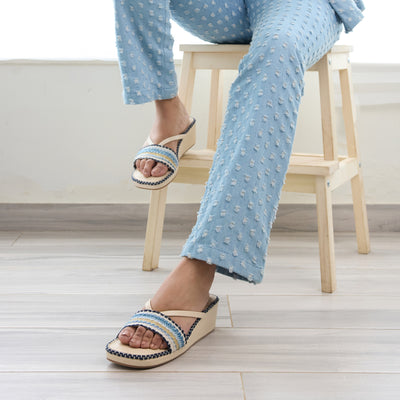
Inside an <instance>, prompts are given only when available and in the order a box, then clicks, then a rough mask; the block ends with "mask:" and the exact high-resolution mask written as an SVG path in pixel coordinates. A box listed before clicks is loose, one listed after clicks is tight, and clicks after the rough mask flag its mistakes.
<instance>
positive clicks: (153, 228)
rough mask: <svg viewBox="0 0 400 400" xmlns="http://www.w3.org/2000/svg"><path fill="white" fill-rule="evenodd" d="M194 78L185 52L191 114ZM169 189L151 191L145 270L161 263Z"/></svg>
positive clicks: (185, 93)
mask: <svg viewBox="0 0 400 400" xmlns="http://www.w3.org/2000/svg"><path fill="white" fill-rule="evenodd" d="M194 78H195V70H194V69H193V66H192V53H191V52H185V53H184V55H183V60H182V69H181V75H180V82H179V98H180V99H181V101H182V103H183V104H184V105H185V107H186V109H187V111H188V112H189V114H190V111H191V107H192V97H193V87H194ZM167 191H168V186H166V187H164V188H162V189H160V190H152V193H151V199H150V206H149V212H148V216H147V226H146V238H145V243H144V256H143V263H142V270H143V271H151V270H153V269H155V268H157V267H158V264H159V260H160V250H161V239H162V232H163V227H164V217H165V208H166V203H167Z"/></svg>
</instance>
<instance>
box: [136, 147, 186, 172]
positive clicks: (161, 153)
mask: <svg viewBox="0 0 400 400" xmlns="http://www.w3.org/2000/svg"><path fill="white" fill-rule="evenodd" d="M143 158H150V159H152V160H154V161H156V162H161V163H163V164H165V165H166V166H167V167H169V168H171V170H172V171H173V172H175V170H176V169H177V167H178V157H177V155H176V153H175V152H174V151H173V150H172V149H170V148H169V147H165V146H162V145H159V144H150V145H149V146H144V147H143V148H141V149H140V150H139V151H138V153H137V154H136V157H135V159H134V160H133V166H134V167H135V168H136V166H135V164H136V160H140V159H143Z"/></svg>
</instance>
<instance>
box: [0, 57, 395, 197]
mask: <svg viewBox="0 0 400 400" xmlns="http://www.w3.org/2000/svg"><path fill="white" fill-rule="evenodd" d="M177 72H178V73H179V65H177ZM353 72H354V81H355V88H356V95H357V104H358V105H357V109H358V126H359V142H360V151H361V161H362V163H363V171H364V181H365V190H366V200H367V203H368V204H379V203H380V204H399V203H400V185H398V182H399V180H398V175H399V172H400V161H399V160H400V157H398V154H399V131H398V128H397V127H398V126H400V99H399V98H398V97H399V94H400V91H399V84H400V79H398V78H399V76H400V66H399V65H391V66H384V65H361V64H360V65H357V64H355V65H354V66H353ZM233 77H234V73H231V74H229V73H228V74H226V80H227V82H229V81H230V80H231V79H233ZM208 78H209V75H208V72H206V71H204V72H202V73H201V74H199V79H198V80H197V86H196V88H195V91H196V95H195V100H194V104H193V115H195V116H196V117H197V119H198V127H199V132H201V131H202V130H203V131H205V129H206V127H207V104H208V100H207V97H206V96H207V88H208V85H207V84H205V83H204V82H205V80H207V79H208ZM207 82H208V81H207ZM227 86H228V85H227ZM338 111H339V112H340V110H338ZM152 117H153V105H152V104H144V105H138V106H129V105H124V104H123V102H122V86H121V81H120V75H119V69H118V64H117V63H116V62H115V61H109V62H107V61H36V62H35V61H22V60H21V61H18V60H14V61H13V60H11V61H0V140H1V146H0V202H3V203H143V202H147V201H148V200H149V196H150V195H149V192H148V191H145V190H140V189H137V188H136V187H135V186H134V185H133V183H132V182H131V180H130V173H131V170H132V160H133V157H134V155H135V153H136V151H137V150H138V149H139V147H141V146H142V144H143V142H144V140H145V138H146V136H147V133H148V131H149V129H150V127H151V124H152ZM339 117H340V114H339ZM338 126H339V130H340V131H339V146H340V148H339V150H340V151H339V153H340V154H344V153H345V142H344V132H343V126H342V121H341V120H340V119H339V121H338ZM204 139H205V138H203V139H200V140H199V143H197V144H196V147H199V148H201V147H202V145H204V142H205V140H204ZM294 150H295V151H301V152H314V151H316V152H321V133H320V121H319V103H318V90H317V81H316V76H315V74H311V73H309V74H307V76H306V94H305V97H304V98H303V101H302V105H301V109H300V116H299V123H298V130H297V133H296V139H295V143H294ZM170 189H171V190H169V195H168V202H171V203H185V202H190V203H192V202H198V201H200V198H201V195H202V194H203V190H204V188H203V187H202V186H198V185H193V187H192V188H191V189H190V190H187V185H182V184H172V185H171V186H170ZM334 201H335V203H342V204H345V203H351V193H350V185H346V186H345V187H342V188H339V189H337V190H336V191H335V192H334ZM281 202H282V203H312V202H314V196H312V195H306V194H304V195H303V194H294V193H283V194H282V197H281Z"/></svg>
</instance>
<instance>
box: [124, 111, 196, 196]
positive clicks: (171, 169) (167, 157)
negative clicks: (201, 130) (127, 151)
mask: <svg viewBox="0 0 400 400" xmlns="http://www.w3.org/2000/svg"><path fill="white" fill-rule="evenodd" d="M195 123H196V119H195V118H193V117H192V122H191V123H190V125H189V126H188V127H187V128H186V130H185V131H184V132H182V133H180V134H179V135H175V136H171V137H169V138H167V139H165V140H163V141H162V142H160V143H158V144H155V143H153V142H152V140H151V139H150V137H148V138H147V140H146V142H145V145H144V146H143V147H142V148H141V149H140V150H139V151H138V153H137V154H136V156H135V159H134V160H133V168H134V171H133V173H132V180H133V182H134V183H135V186H137V187H139V188H141V189H152V190H157V189H162V188H163V187H165V186H166V185H168V184H169V183H171V182H172V181H173V180H174V178H175V176H176V174H177V173H178V167H179V160H180V158H181V157H182V155H183V154H184V153H186V151H188V150H189V149H190V148H191V147H193V146H194V144H195V143H196V127H195ZM174 140H179V142H178V145H177V148H176V152H175V151H174V150H172V149H170V148H169V147H167V146H165V145H166V144H167V143H170V142H172V141H174ZM144 158H146V159H152V160H154V161H156V162H160V163H162V164H164V165H166V166H167V167H168V171H167V172H166V173H165V174H164V175H163V176H151V175H150V176H149V177H148V178H146V177H145V176H144V175H143V174H142V173H141V172H140V171H139V170H138V169H137V168H136V165H135V164H136V160H140V159H144Z"/></svg>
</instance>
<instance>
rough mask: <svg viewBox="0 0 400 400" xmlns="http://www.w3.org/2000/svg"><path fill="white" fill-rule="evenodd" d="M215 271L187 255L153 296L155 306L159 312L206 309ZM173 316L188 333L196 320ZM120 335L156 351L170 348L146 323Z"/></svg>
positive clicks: (125, 340) (132, 344)
mask: <svg viewBox="0 0 400 400" xmlns="http://www.w3.org/2000/svg"><path fill="white" fill-rule="evenodd" d="M214 274H215V265H214V264H211V265H210V264H207V263H206V262H205V261H202V260H196V259H189V258H187V257H183V258H182V260H181V262H180V263H179V264H178V266H177V267H176V268H175V269H174V270H173V271H172V272H171V273H170V274H169V275H168V277H167V278H166V280H165V281H164V282H163V284H162V285H161V287H160V288H159V289H158V291H157V293H156V294H155V295H154V297H153V298H152V299H151V305H152V308H153V309H154V310H156V311H166V310H188V311H202V310H203V309H204V308H205V306H206V305H207V303H208V300H209V290H210V288H211V285H212V282H213V280H214ZM171 319H172V320H173V321H175V322H176V323H177V324H178V325H179V326H180V327H181V328H182V330H183V331H184V332H185V333H186V334H187V333H188V332H189V330H190V327H191V326H192V325H193V323H194V321H195V320H196V318H189V317H171ZM118 338H119V340H120V341H121V342H122V343H123V344H126V345H129V346H131V347H141V348H142V349H148V348H150V349H154V350H155V349H166V348H167V347H168V346H167V343H166V342H165V341H164V340H163V339H162V337H161V336H160V335H159V334H154V333H153V332H152V331H151V330H149V329H146V328H145V327H143V326H138V327H127V328H125V329H123V330H122V331H121V332H120V334H119V336H118Z"/></svg>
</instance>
